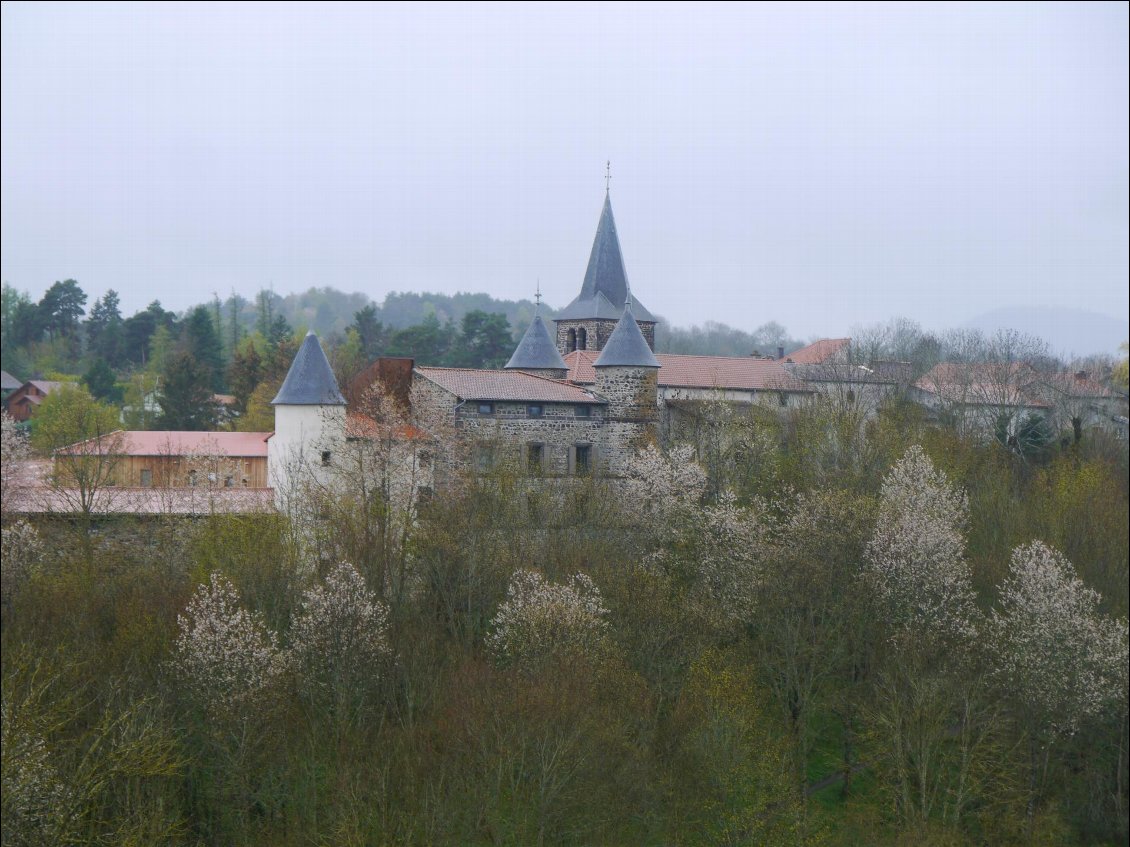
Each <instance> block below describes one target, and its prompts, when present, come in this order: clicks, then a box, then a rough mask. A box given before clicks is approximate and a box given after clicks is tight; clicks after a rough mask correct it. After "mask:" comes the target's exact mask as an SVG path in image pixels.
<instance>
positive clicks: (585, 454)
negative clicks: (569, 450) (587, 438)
mask: <svg viewBox="0 0 1130 847" xmlns="http://www.w3.org/2000/svg"><path fill="white" fill-rule="evenodd" d="M576 457H577V458H576V463H575V465H574V467H575V469H576V472H577V474H578V475H584V474H587V473H589V472H590V471H591V470H592V445H591V444H578V445H577V447H576Z"/></svg>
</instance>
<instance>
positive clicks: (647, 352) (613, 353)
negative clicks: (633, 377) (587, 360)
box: [593, 301, 659, 368]
mask: <svg viewBox="0 0 1130 847" xmlns="http://www.w3.org/2000/svg"><path fill="white" fill-rule="evenodd" d="M615 366H621V367H635V368H658V367H659V360H658V359H657V358H655V354H654V353H652V352H651V348H650V347H648V346H647V339H645V338H644V337H643V333H642V332H641V331H640V325H639V324H638V323H636V318H635V315H633V314H632V304H631V302H630V301H629V302H627V303H625V304H624V314H622V315H621V316H620V320H619V321H617V322H616V328H615V329H614V330H612V334H611V335H610V336H608V341H606V342H605V344H604V349H603V350H601V351H600V356H599V357H597V360H596V361H595V362H593V367H594V368H610V367H615Z"/></svg>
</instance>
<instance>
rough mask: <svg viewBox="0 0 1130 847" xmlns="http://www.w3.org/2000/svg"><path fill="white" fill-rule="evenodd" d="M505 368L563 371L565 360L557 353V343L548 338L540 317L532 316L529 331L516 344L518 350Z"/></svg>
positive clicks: (546, 329) (547, 331)
mask: <svg viewBox="0 0 1130 847" xmlns="http://www.w3.org/2000/svg"><path fill="white" fill-rule="evenodd" d="M506 367H507V368H559V369H561V370H565V360H564V359H562V358H561V354H560V353H559V352H558V351H557V342H555V341H554V340H553V338H552V337H551V336H550V334H549V328H548V327H547V326H546V325H545V321H543V320H542V319H541V315H534V319H533V320H532V321H530V327H529V329H527V330H526V334H525V335H523V336H522V340H521V341H519V342H518V348H517V349H516V350H515V351H514V355H513V356H511V357H510V361H509V362H507V363H506Z"/></svg>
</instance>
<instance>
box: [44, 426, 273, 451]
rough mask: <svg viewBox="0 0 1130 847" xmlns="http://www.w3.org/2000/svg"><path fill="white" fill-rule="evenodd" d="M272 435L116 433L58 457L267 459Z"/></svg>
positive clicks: (88, 442)
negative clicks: (91, 453)
mask: <svg viewBox="0 0 1130 847" xmlns="http://www.w3.org/2000/svg"><path fill="white" fill-rule="evenodd" d="M270 434H271V433H269V432H188V431H184V430H117V431H115V432H111V433H109V434H108V435H104V436H102V438H101V439H93V438H91V439H87V440H86V441H79V442H78V443H76V444H72V445H70V446H68V447H62V448H60V449H59V450H57V451H56V452H57V453H61V454H63V455H68V454H72V453H82V452H85V451H86V450H89V449H90V448H91V447H99V448H100V449H101V450H103V451H106V452H112V453H113V455H116V456H187V455H190V454H191V455H198V456H231V457H233V458H234V457H239V458H255V457H260V458H266V456H267V437H268V436H269V435H270Z"/></svg>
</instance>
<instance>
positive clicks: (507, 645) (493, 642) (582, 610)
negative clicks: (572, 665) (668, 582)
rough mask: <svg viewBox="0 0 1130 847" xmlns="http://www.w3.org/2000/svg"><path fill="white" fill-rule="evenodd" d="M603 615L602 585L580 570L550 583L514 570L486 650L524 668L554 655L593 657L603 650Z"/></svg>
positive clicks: (501, 660)
mask: <svg viewBox="0 0 1130 847" xmlns="http://www.w3.org/2000/svg"><path fill="white" fill-rule="evenodd" d="M607 614H608V609H607V608H605V606H604V601H603V598H602V597H601V594H600V589H598V588H597V587H596V584H595V583H593V581H592V580H591V579H589V577H587V576H586V575H584V574H574V575H573V577H572V579H571V580H570V581H569V583H568V584H566V585H554V584H553V583H551V582H549V581H547V580H546V578H545V577H544V576H542V575H541V574H540V573H538V572H537V571H527V570H519V571H515V572H514V575H513V576H512V577H511V578H510V588H509V590H508V591H507V595H506V600H505V602H503V604H502V605H501V606H500V607H499V609H498V614H496V615H495V616H494V619H493V620H492V621H491V628H492V632H491V633H490V634H489V635H488V636H487V639H486V643H487V649H488V650H489V651H490V652H491V654H492V655H493V656H494V658H495V659H496V660H497V661H498V662H499V663H500V664H506V665H514V666H517V667H520V668H522V669H524V670H534V669H536V668H538V667H540V666H541V665H542V664H543V663H544V662H545V661H546V660H547V659H549V658H550V657H553V656H580V657H585V658H594V657H596V656H598V655H599V654H600V653H601V651H602V650H603V649H604V645H605V639H606V637H607V633H608V621H607V620H606V616H607Z"/></svg>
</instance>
